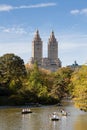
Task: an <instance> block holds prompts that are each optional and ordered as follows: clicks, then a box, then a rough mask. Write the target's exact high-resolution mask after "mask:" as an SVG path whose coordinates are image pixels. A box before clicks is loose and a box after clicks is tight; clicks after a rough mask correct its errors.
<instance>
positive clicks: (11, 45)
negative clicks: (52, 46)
mask: <svg viewBox="0 0 87 130" xmlns="http://www.w3.org/2000/svg"><path fill="white" fill-rule="evenodd" d="M37 29H38V30H39V33H40V37H41V39H42V41H43V56H44V57H47V43H48V39H49V36H50V33H51V31H52V30H53V31H54V33H55V37H56V39H57V41H58V45H59V48H58V50H59V52H58V57H59V58H60V60H61V61H62V66H66V65H71V64H73V63H74V61H75V60H76V61H77V63H78V64H84V63H86V62H87V1H86V0H0V56H2V55H3V54H6V53H14V54H16V55H18V56H20V57H21V58H22V59H23V60H24V62H25V63H27V62H28V61H29V59H30V57H31V56H32V46H31V45H32V40H33V38H34V34H35V32H36V30H37Z"/></svg>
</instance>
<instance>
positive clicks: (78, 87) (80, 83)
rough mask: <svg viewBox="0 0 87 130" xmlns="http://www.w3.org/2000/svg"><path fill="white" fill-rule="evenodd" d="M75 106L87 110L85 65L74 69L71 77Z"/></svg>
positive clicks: (86, 69)
mask: <svg viewBox="0 0 87 130" xmlns="http://www.w3.org/2000/svg"><path fill="white" fill-rule="evenodd" d="M71 81H72V85H73V97H74V101H75V106H76V107H78V108H80V109H81V110H84V111H87V66H85V65H84V66H82V67H81V68H80V69H79V70H77V71H75V72H74V73H73V75H72V78H71Z"/></svg>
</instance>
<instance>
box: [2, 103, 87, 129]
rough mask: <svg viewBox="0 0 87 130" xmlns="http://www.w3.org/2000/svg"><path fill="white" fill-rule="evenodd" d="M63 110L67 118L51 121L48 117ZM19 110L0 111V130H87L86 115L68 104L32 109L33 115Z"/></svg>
mask: <svg viewBox="0 0 87 130" xmlns="http://www.w3.org/2000/svg"><path fill="white" fill-rule="evenodd" d="M62 108H63V109H64V110H66V111H67V112H69V113H70V115H69V116H66V117H65V116H61V119H60V120H59V121H51V120H50V119H49V115H50V114H51V113H53V112H54V111H56V112H58V110H60V109H62ZM21 110H22V109H21V108H13V109H12V108H9V109H0V130H87V113H85V112H82V111H80V110H78V109H76V108H74V107H73V104H72V103H71V102H70V103H69V102H68V103H65V105H64V106H62V107H58V106H48V107H40V108H32V111H33V113H30V114H26V115H23V114H21Z"/></svg>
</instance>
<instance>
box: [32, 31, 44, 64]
mask: <svg viewBox="0 0 87 130" xmlns="http://www.w3.org/2000/svg"><path fill="white" fill-rule="evenodd" d="M32 58H33V60H34V62H35V61H37V63H38V65H41V61H42V40H41V38H40V35H39V31H38V30H37V31H36V34H35V37H34V40H33V41H32Z"/></svg>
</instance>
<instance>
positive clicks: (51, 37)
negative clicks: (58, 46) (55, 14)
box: [49, 31, 57, 43]
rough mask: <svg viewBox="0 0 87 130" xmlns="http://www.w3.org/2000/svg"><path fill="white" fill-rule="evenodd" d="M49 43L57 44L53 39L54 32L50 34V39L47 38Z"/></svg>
mask: <svg viewBox="0 0 87 130" xmlns="http://www.w3.org/2000/svg"><path fill="white" fill-rule="evenodd" d="M49 43H57V40H56V38H55V35H54V32H53V31H52V32H51V35H50V38H49Z"/></svg>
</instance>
